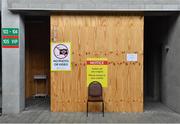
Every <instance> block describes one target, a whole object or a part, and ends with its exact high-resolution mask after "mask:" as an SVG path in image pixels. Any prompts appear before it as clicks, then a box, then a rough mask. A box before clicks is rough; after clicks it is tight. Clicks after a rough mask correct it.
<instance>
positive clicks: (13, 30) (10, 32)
mask: <svg viewBox="0 0 180 124" xmlns="http://www.w3.org/2000/svg"><path fill="white" fill-rule="evenodd" d="M2 35H6V36H12V35H13V36H18V35H19V29H18V28H3V29H2Z"/></svg>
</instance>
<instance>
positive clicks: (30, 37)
mask: <svg viewBox="0 0 180 124" xmlns="http://www.w3.org/2000/svg"><path fill="white" fill-rule="evenodd" d="M25 26H26V98H28V97H32V96H33V95H35V93H36V89H35V88H36V87H35V82H34V80H33V75H38V74H45V75H47V76H48V94H49V93H50V88H49V87H50V85H49V82H50V81H49V72H50V71H49V70H50V68H49V59H50V58H49V56H50V54H49V49H50V43H49V40H50V36H49V32H50V31H49V30H50V29H49V21H48V20H47V19H28V21H26V23H25ZM38 82H39V83H38V92H39V93H43V92H45V88H46V87H45V84H44V81H38Z"/></svg>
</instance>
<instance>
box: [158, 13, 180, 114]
mask: <svg viewBox="0 0 180 124" xmlns="http://www.w3.org/2000/svg"><path fill="white" fill-rule="evenodd" d="M167 29H168V30H169V32H168V36H164V37H166V38H167V39H166V40H164V42H163V49H162V86H161V88H162V98H161V99H162V102H163V103H164V104H165V105H167V106H168V107H170V108H171V109H172V110H174V111H176V112H179V113H180V15H178V16H173V17H170V18H169V24H168V25H167ZM166 48H169V51H167V49H166Z"/></svg>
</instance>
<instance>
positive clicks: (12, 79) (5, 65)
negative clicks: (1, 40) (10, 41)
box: [1, 0, 25, 114]
mask: <svg viewBox="0 0 180 124" xmlns="http://www.w3.org/2000/svg"><path fill="white" fill-rule="evenodd" d="M1 16H2V18H1V21H2V28H18V29H19V34H18V36H19V48H2V111H3V113H4V114H5V113H6V114H8V113H19V112H20V111H21V110H23V109H24V106H25V65H24V62H25V54H24V53H25V51H24V49H25V44H24V23H23V19H22V17H21V16H20V15H18V14H13V13H11V12H10V11H8V9H7V0H2V10H1Z"/></svg>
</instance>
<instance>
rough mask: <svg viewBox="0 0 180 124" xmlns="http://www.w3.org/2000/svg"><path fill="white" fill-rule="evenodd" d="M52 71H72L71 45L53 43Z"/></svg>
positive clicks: (67, 43)
mask: <svg viewBox="0 0 180 124" xmlns="http://www.w3.org/2000/svg"><path fill="white" fill-rule="evenodd" d="M51 71H71V43H70V42H64V43H51Z"/></svg>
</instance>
